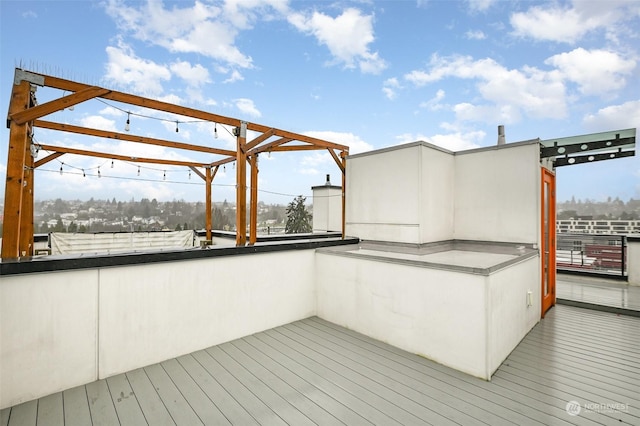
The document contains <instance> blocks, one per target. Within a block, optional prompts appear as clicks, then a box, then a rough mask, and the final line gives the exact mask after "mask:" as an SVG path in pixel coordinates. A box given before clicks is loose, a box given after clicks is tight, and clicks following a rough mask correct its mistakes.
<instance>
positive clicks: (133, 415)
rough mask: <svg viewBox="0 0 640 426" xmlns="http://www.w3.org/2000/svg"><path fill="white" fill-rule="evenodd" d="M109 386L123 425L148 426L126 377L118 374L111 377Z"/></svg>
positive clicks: (108, 380)
mask: <svg viewBox="0 0 640 426" xmlns="http://www.w3.org/2000/svg"><path fill="white" fill-rule="evenodd" d="M107 385H108V386H109V391H110V392H111V398H112V399H113V404H114V406H115V408H116V413H117V415H118V420H119V421H120V424H121V425H144V424H147V421H146V419H145V416H144V414H143V413H142V408H141V407H140V403H139V402H138V400H137V398H136V394H135V393H134V392H133V389H132V388H131V385H130V384H129V380H128V379H127V376H126V375H124V374H118V375H117V376H113V377H109V378H108V379H107Z"/></svg>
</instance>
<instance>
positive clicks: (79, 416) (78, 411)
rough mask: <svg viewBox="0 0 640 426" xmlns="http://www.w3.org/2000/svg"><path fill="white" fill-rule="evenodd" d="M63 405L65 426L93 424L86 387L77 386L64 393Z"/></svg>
mask: <svg viewBox="0 0 640 426" xmlns="http://www.w3.org/2000/svg"><path fill="white" fill-rule="evenodd" d="M62 404H63V408H64V424H65V426H84V425H91V424H92V422H91V413H90V412H89V401H88V400H87V389H86V386H77V387H75V388H72V389H69V390H66V391H64V392H62Z"/></svg>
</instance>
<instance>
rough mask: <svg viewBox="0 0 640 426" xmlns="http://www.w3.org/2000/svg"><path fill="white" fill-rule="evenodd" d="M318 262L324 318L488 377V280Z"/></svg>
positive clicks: (350, 261) (327, 258)
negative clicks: (486, 287) (486, 286)
mask: <svg viewBox="0 0 640 426" xmlns="http://www.w3.org/2000/svg"><path fill="white" fill-rule="evenodd" d="M316 256H317V261H316V276H317V283H318V284H317V291H318V316H319V317H321V318H323V319H326V320H327V321H331V322H333V323H336V324H338V325H342V326H344V327H347V328H350V329H352V330H355V331H358V332H360V333H362V334H365V335H367V336H370V337H373V338H375V339H378V340H381V341H383V342H387V343H389V344H391V345H394V346H397V347H399V348H402V349H404V350H407V351H409V352H412V353H416V354H419V355H422V356H425V357H427V358H429V359H432V360H434V361H437V362H439V363H441V364H444V365H448V366H451V367H453V368H456V369H459V370H461V371H464V372H466V373H469V374H471V375H474V376H476V377H481V378H487V377H486V368H487V366H486V356H485V354H486V350H487V346H486V336H487V323H486V314H485V306H486V303H485V300H486V299H485V297H486V294H485V280H486V279H487V277H484V276H481V275H471V274H465V273H459V272H450V271H443V270H438V269H430V268H423V267H413V266H406V265H401V264H398V263H391V262H380V261H372V260H363V259H357V258H352V257H342V256H336V255H328V254H323V253H317V254H316Z"/></svg>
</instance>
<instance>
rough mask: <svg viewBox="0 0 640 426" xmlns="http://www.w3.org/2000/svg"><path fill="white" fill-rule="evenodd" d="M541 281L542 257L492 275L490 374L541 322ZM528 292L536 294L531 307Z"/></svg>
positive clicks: (490, 296)
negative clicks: (540, 264)
mask: <svg viewBox="0 0 640 426" xmlns="http://www.w3.org/2000/svg"><path fill="white" fill-rule="evenodd" d="M540 279H541V278H540V267H539V258H538V257H534V258H531V259H528V260H525V261H523V262H521V263H518V264H516V265H513V266H511V267H509V268H505V269H503V270H501V271H498V272H497V273H495V274H492V275H491V279H490V281H489V296H488V305H487V315H488V324H489V329H488V345H489V347H488V350H489V354H488V359H487V365H488V371H489V374H493V373H494V372H495V371H496V370H497V369H498V367H500V364H502V362H503V361H504V360H505V359H506V358H507V356H508V355H509V354H510V353H511V351H512V350H513V349H514V348H515V347H516V346H517V345H518V343H520V341H521V340H522V339H523V338H524V336H525V335H526V334H527V333H528V332H529V330H531V329H532V328H533V326H535V325H536V324H537V323H538V321H539V320H540V299H541V295H540ZM528 291H531V294H532V296H531V301H532V305H531V306H527V292H528Z"/></svg>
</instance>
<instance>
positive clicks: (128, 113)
mask: <svg viewBox="0 0 640 426" xmlns="http://www.w3.org/2000/svg"><path fill="white" fill-rule="evenodd" d="M130 118H131V113H130V112H127V123H126V124H125V125H124V131H125V132H128V131H129V130H130V129H131V126H129V124H131V121H130V120H129V119H130Z"/></svg>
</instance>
